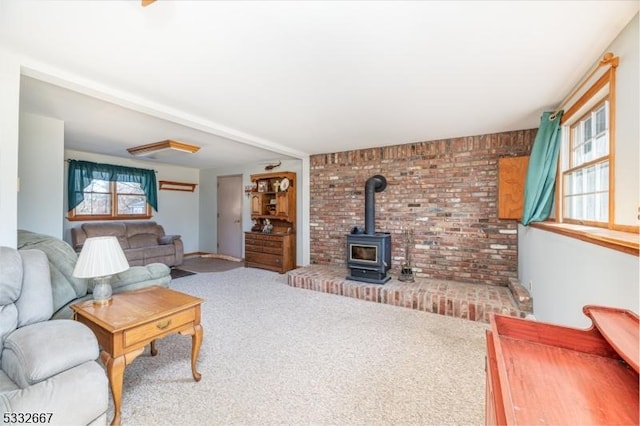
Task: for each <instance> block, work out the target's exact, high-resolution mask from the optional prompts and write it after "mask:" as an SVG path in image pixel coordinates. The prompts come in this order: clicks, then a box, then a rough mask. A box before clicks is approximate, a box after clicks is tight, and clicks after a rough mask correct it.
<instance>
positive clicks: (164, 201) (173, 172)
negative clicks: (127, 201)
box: [59, 150, 200, 253]
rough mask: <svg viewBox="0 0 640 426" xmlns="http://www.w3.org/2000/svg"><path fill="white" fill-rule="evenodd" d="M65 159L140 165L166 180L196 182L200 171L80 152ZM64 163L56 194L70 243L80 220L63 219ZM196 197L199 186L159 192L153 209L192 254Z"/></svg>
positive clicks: (195, 243) (157, 219) (195, 238)
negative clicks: (190, 188) (155, 206)
mask: <svg viewBox="0 0 640 426" xmlns="http://www.w3.org/2000/svg"><path fill="white" fill-rule="evenodd" d="M65 159H73V160H85V161H93V162H96V163H107V164H117V165H121V166H129V167H139V168H143V169H153V170H156V171H157V174H156V180H157V181H160V180H168V181H175V182H189V183H196V184H197V183H199V180H200V171H199V170H198V169H192V168H187V167H178V166H169V165H166V164H161V163H156V162H152V161H139V160H134V159H127V158H120V157H112V156H107V155H99V154H93V153H87V152H81V151H72V150H66V151H65ZM67 169H68V167H67V164H66V163H65V172H64V186H63V187H62V188H61V192H60V194H59V196H60V198H61V199H62V198H63V197H64V208H63V212H62V213H61V214H63V215H64V217H65V219H64V239H65V240H66V241H68V242H71V231H70V229H71V228H73V227H77V226H79V225H80V224H82V223H83V222H76V221H74V222H71V221H69V220H68V219H66V213H67V211H66V210H67V193H66V190H63V189H64V188H66V185H67ZM199 197H200V186H199V185H198V187H196V190H195V191H194V192H184V191H164V190H163V191H160V190H159V191H158V211H157V212H155V211H154V212H153V217H152V218H151V219H150V220H153V221H155V222H157V223H159V224H160V225H162V226H163V227H164V231H165V233H167V234H169V235H172V234H177V235H181V236H182V241H183V243H184V252H185V253H193V252H197V251H200V249H199V244H200V241H199V236H198V223H199V220H200V219H199Z"/></svg>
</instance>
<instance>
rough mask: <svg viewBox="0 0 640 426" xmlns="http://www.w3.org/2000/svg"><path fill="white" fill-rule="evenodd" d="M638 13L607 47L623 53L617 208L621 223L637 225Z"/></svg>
mask: <svg viewBox="0 0 640 426" xmlns="http://www.w3.org/2000/svg"><path fill="white" fill-rule="evenodd" d="M638 21H639V18H638V15H636V16H635V18H633V20H631V22H630V23H629V24H628V25H627V27H626V28H625V29H624V30H623V31H622V32H621V33H620V35H619V36H618V37H617V38H616V40H615V41H614V42H613V43H612V44H611V46H609V49H607V50H608V51H611V52H613V53H614V54H616V55H618V56H619V57H620V65H619V66H618V69H617V70H616V84H617V88H616V130H615V132H616V136H615V145H616V148H615V168H616V170H615V174H616V187H615V197H616V212H615V221H616V224H618V225H633V226H637V225H638V208H639V207H640V167H638V163H639V162H640V125H639V124H638V123H639V121H640V101H639V99H640V78H639V77H638V76H639V75H640V35H639V31H638Z"/></svg>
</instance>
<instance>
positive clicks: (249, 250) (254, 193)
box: [244, 172, 298, 274]
mask: <svg viewBox="0 0 640 426" xmlns="http://www.w3.org/2000/svg"><path fill="white" fill-rule="evenodd" d="M297 183H298V182H297V181H296V174H295V173H293V172H272V173H261V174H255V175H251V185H252V188H251V192H250V193H249V196H250V201H251V220H253V221H254V223H255V225H254V227H253V228H252V230H251V231H250V232H245V241H244V246H245V249H244V261H245V266H247V267H254V268H262V269H269V270H271V271H276V272H279V273H281V274H282V273H285V272H287V271H289V270H291V269H294V268H295V267H296V234H295V232H296V185H297ZM266 223H270V224H271V225H272V229H268V228H269V227H268V226H267V227H266V228H265V224H266Z"/></svg>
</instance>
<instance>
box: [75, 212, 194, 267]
mask: <svg viewBox="0 0 640 426" xmlns="http://www.w3.org/2000/svg"><path fill="white" fill-rule="evenodd" d="M103 236H114V237H116V238H118V242H119V243H120V247H122V251H124V255H125V256H126V257H127V260H128V261H129V265H131V266H142V265H148V264H150V263H164V264H165V265H167V266H170V267H171V266H178V265H181V264H182V259H183V256H184V247H183V244H182V239H181V238H180V236H179V235H165V233H164V228H163V227H162V226H161V225H158V224H157V223H156V222H150V221H146V222H87V223H84V224H82V225H80V226H78V227H75V228H72V229H71V244H72V245H73V248H74V249H75V250H76V251H77V252H78V253H79V252H80V250H82V245H83V244H84V242H85V240H86V239H87V238H91V237H103Z"/></svg>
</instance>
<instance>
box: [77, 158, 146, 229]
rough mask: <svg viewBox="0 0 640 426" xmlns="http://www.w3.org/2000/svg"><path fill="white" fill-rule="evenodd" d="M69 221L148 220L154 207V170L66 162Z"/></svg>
mask: <svg viewBox="0 0 640 426" xmlns="http://www.w3.org/2000/svg"><path fill="white" fill-rule="evenodd" d="M68 200H69V208H68V210H69V215H68V218H69V220H108V219H148V218H150V217H151V215H152V214H151V213H152V212H151V208H152V207H153V208H154V209H156V210H157V190H156V180H155V172H154V171H153V170H146V169H137V168H132V167H123V166H114V165H110V164H99V163H91V162H88V161H76V160H71V161H69V179H68Z"/></svg>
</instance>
